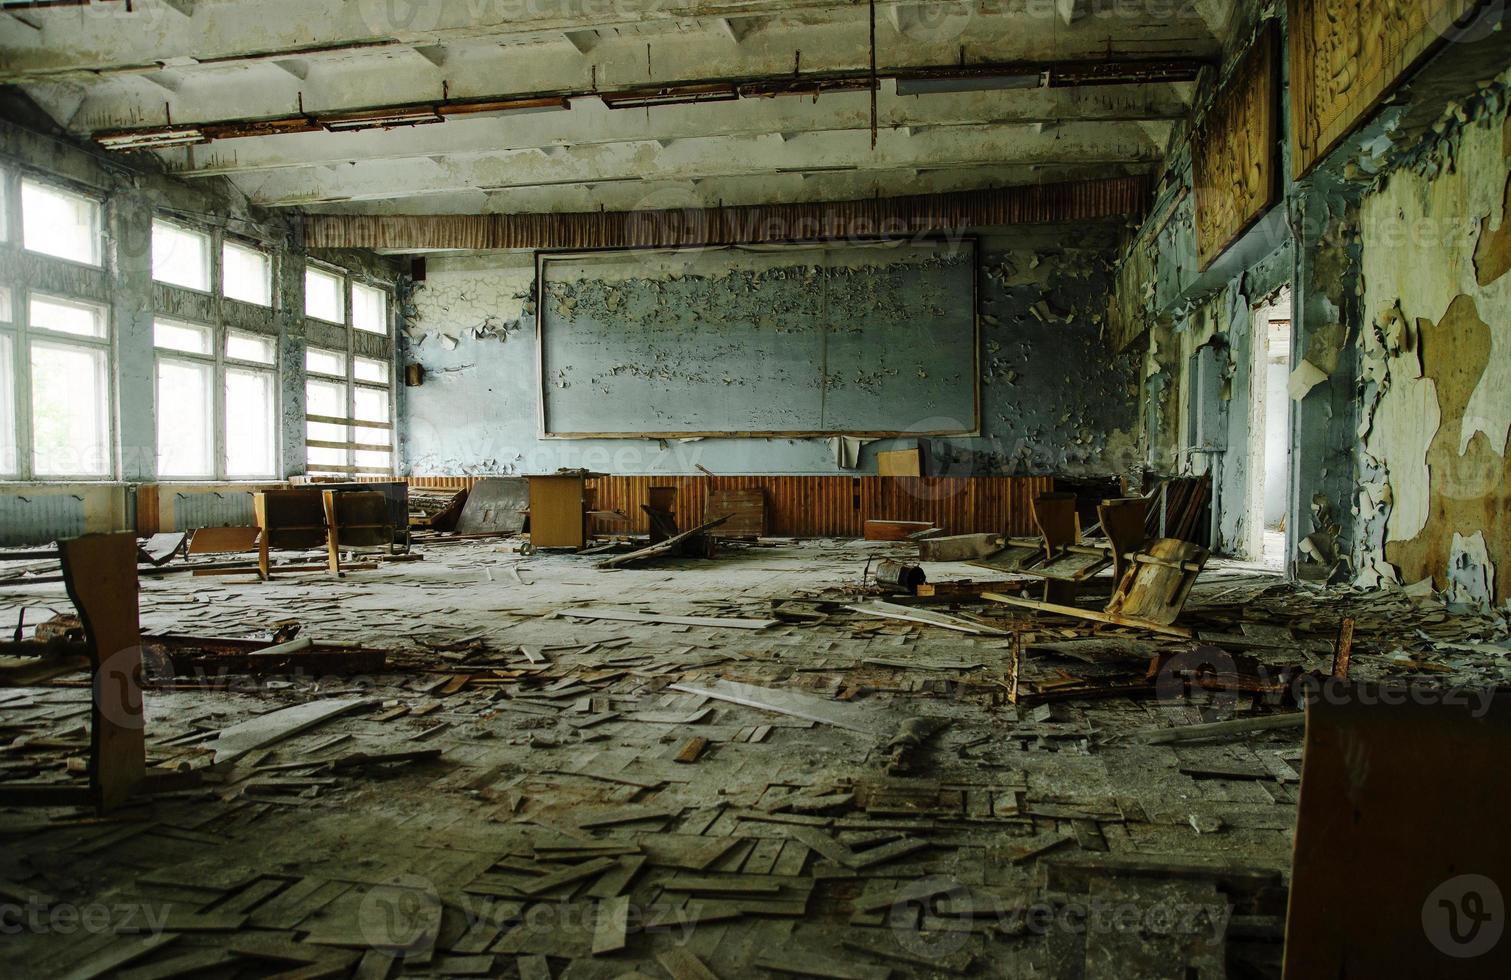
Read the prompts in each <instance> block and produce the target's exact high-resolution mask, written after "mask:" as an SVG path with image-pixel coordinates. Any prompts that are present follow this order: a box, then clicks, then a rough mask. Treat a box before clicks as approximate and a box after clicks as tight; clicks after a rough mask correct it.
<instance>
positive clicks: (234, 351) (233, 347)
mask: <svg viewBox="0 0 1511 980" xmlns="http://www.w3.org/2000/svg"><path fill="white" fill-rule="evenodd" d="M226 356H227V357H229V358H230V359H231V360H233V361H255V362H257V363H258V364H272V363H273V362H274V361H275V360H277V357H276V351H275V348H274V343H273V338H272V337H262V336H259V335H258V334H255V333H241V332H240V331H237V330H233V331H231V332H230V333H228V334H227V335H226Z"/></svg>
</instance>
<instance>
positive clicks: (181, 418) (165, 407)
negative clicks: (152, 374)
mask: <svg viewBox="0 0 1511 980" xmlns="http://www.w3.org/2000/svg"><path fill="white" fill-rule="evenodd" d="M157 472H158V475H159V476H167V477H181V476H186V477H213V476H214V475H215V365H213V364H193V363H190V362H188V361H170V360H162V361H158V363H157Z"/></svg>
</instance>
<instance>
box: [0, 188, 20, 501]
mask: <svg viewBox="0 0 1511 980" xmlns="http://www.w3.org/2000/svg"><path fill="white" fill-rule="evenodd" d="M3 196H4V195H3V194H0V197H3ZM11 302H12V300H11V291H10V287H8V286H0V478H5V477H10V478H12V479H14V478H15V477H17V476H19V475H20V473H21V452H20V449H19V446H20V433H18V432H17V431H16V330H15V312H14V311H13V310H12V309H11Z"/></svg>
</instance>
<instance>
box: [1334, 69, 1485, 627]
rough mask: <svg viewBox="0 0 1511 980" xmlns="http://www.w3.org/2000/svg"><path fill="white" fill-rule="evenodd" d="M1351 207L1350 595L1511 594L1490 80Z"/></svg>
mask: <svg viewBox="0 0 1511 980" xmlns="http://www.w3.org/2000/svg"><path fill="white" fill-rule="evenodd" d="M1508 77H1511V73H1508V75H1506V76H1502V77H1501V79H1500V84H1498V85H1497V86H1494V87H1487V88H1485V89H1482V90H1481V91H1480V92H1479V93H1477V94H1476V95H1475V96H1474V97H1472V98H1470V99H1466V100H1465V101H1464V102H1463V103H1462V104H1459V105H1456V106H1454V107H1453V108H1452V109H1451V110H1450V113H1449V115H1448V116H1445V118H1444V121H1443V123H1442V124H1440V126H1439V127H1438V134H1439V138H1438V139H1437V140H1436V141H1435V142H1434V145H1433V146H1432V147H1431V148H1430V150H1429V151H1427V152H1420V153H1419V154H1418V155H1417V156H1416V157H1415V159H1413V160H1412V161H1411V163H1410V164H1408V165H1406V166H1403V167H1401V168H1400V169H1397V170H1394V171H1392V172H1391V173H1390V174H1389V175H1388V176H1386V177H1384V178H1382V179H1381V180H1380V181H1379V182H1378V185H1377V186H1376V187H1375V189H1373V191H1372V192H1371V193H1369V194H1368V195H1367V196H1366V197H1365V198H1364V201H1363V203H1362V205H1361V208H1360V229H1361V238H1362V242H1363V257H1362V260H1363V275H1362V279H1363V282H1362V302H1363V309H1364V323H1365V325H1366V329H1365V330H1364V332H1363V336H1362V338H1361V344H1360V346H1361V365H1362V369H1361V379H1360V382H1361V383H1360V395H1361V421H1360V423H1359V436H1360V437H1361V439H1362V441H1363V447H1362V450H1361V456H1360V465H1361V482H1360V486H1359V489H1358V498H1357V507H1358V511H1359V515H1360V521H1361V526H1362V534H1361V536H1360V537H1361V540H1360V542H1359V553H1358V565H1359V569H1360V573H1359V577H1360V581H1361V582H1363V583H1364V584H1377V583H1380V582H1382V581H1384V582H1403V583H1408V584H1409V583H1413V582H1416V581H1418V580H1421V579H1423V578H1428V577H1431V578H1432V580H1433V583H1434V587H1436V588H1437V589H1439V590H1449V591H1451V592H1453V593H1454V594H1455V595H1456V596H1457V597H1458V598H1460V599H1462V600H1465V601H1471V602H1481V603H1484V602H1490V601H1493V602H1495V603H1504V602H1506V601H1507V599H1508V597H1511V575H1507V574H1499V573H1500V572H1502V571H1506V572H1511V565H1508V566H1507V568H1506V569H1505V570H1502V569H1500V568H1499V566H1500V565H1502V564H1506V562H1507V561H1508V560H1511V527H1508V524H1511V522H1508V521H1507V515H1508V511H1511V465H1508V458H1507V436H1508V432H1511V397H1508V391H1511V275H1507V269H1508V268H1511V165H1508V159H1511V125H1508V120H1507V89H1506V82H1507V80H1508Z"/></svg>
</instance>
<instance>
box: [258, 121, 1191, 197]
mask: <svg viewBox="0 0 1511 980" xmlns="http://www.w3.org/2000/svg"><path fill="white" fill-rule="evenodd" d="M1161 154H1162V148H1161V147H1158V146H1156V145H1155V144H1154V142H1153V141H1152V140H1151V139H1150V138H1149V136H1148V134H1147V133H1146V132H1145V131H1144V130H1143V129H1142V128H1141V127H1140V126H1138V125H1136V124H1131V123H1076V124H1069V125H1066V126H1063V127H1060V128H1058V129H1056V130H1055V131H1054V132H1053V133H1052V134H1044V135H1040V134H1035V133H1034V132H1032V131H1031V129H1030V128H1029V127H1026V126H980V127H947V128H938V129H929V130H925V131H923V132H914V133H912V134H911V135H902V134H901V133H896V132H890V131H884V132H882V133H880V134H879V135H878V141H877V145H876V148H875V150H874V151H873V150H870V149H869V133H867V132H863V131H854V132H850V133H827V134H822V135H808V136H798V137H797V138H795V139H792V140H788V141H785V142H784V141H783V140H782V139H781V138H780V137H778V136H776V135H774V134H773V135H768V136H759V137H740V138H728V137H720V138H713V139H684V140H676V141H675V142H673V143H671V144H670V145H669V146H666V147H661V146H660V145H659V144H657V143H654V142H646V143H618V144H606V145H601V146H583V147H572V148H570V149H568V150H566V151H565V152H563V153H558V154H556V155H554V156H551V157H547V156H546V155H544V154H542V153H539V152H537V151H534V150H524V151H515V152H504V153H498V152H492V151H486V152H482V153H475V154H450V155H445V156H439V157H435V158H431V157H421V158H416V159H409V160H387V161H353V162H350V163H347V164H344V165H340V166H334V167H313V168H304V169H297V170H280V171H270V172H265V173H256V174H239V175H236V176H235V177H233V180H234V181H235V183H236V184H237V186H238V187H240V188H241V189H242V191H243V192H245V193H246V194H247V195H248V197H249V198H250V200H251V201H252V203H254V204H260V205H265V206H269V207H293V206H306V205H311V204H318V203H321V202H330V201H350V200H372V201H385V200H391V199H396V198H403V197H414V196H418V195H426V194H435V193H444V192H449V191H456V190H461V189H468V188H471V189H475V190H481V191H487V190H490V189H499V190H508V189H511V188H519V187H540V186H566V185H576V184H593V183H622V182H637V181H640V180H641V179H642V178H643V177H646V176H651V177H654V178H656V179H659V180H685V181H692V180H709V179H715V178H721V177H733V176H757V175H771V174H784V173H812V172H830V171H838V172H852V171H868V170H925V169H939V170H949V169H959V168H970V167H975V166H982V165H990V166H1014V165H1050V164H1057V163H1066V162H1076V163H1083V164H1093V163H1103V164H1113V163H1141V162H1154V161H1157V160H1158V159H1159V158H1160V156H1161Z"/></svg>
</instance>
